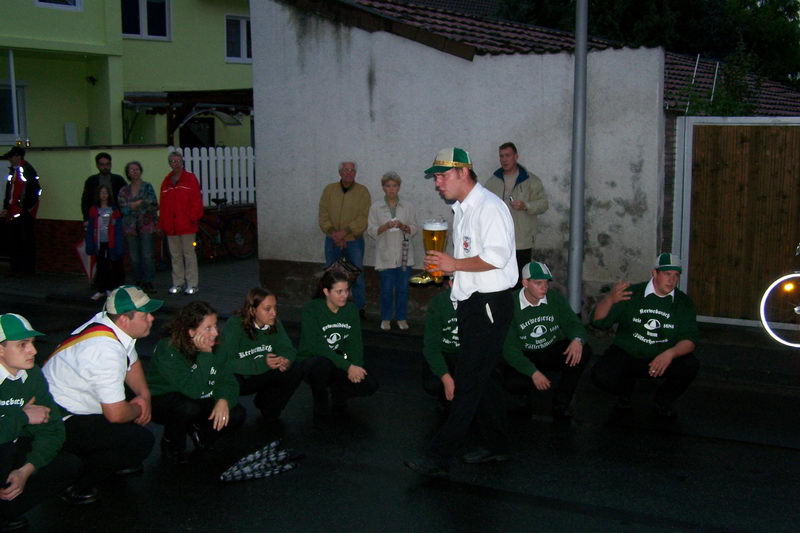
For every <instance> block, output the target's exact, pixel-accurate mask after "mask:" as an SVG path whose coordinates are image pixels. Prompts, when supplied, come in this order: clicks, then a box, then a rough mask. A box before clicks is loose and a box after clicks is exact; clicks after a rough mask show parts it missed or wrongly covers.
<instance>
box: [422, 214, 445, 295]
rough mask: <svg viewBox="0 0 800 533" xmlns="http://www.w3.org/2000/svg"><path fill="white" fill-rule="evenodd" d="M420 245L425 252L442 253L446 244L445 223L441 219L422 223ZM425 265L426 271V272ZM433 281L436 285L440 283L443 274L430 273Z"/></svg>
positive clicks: (437, 271) (438, 271)
mask: <svg viewBox="0 0 800 533" xmlns="http://www.w3.org/2000/svg"><path fill="white" fill-rule="evenodd" d="M422 243H423V244H424V245H425V251H426V252H427V251H428V250H436V251H437V252H444V245H445V243H447V221H446V220H443V219H433V220H426V221H425V222H423V223H422ZM427 266H428V265H426V270H427ZM430 275H431V277H432V278H433V281H435V282H436V283H441V282H442V276H444V272H442V271H441V270H435V271H433V272H430Z"/></svg>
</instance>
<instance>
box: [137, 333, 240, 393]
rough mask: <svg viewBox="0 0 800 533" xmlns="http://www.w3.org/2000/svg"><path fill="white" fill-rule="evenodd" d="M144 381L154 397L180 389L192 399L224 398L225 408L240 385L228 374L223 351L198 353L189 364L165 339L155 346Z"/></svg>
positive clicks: (228, 369) (229, 370) (180, 391)
mask: <svg viewBox="0 0 800 533" xmlns="http://www.w3.org/2000/svg"><path fill="white" fill-rule="evenodd" d="M147 383H148V385H149V387H150V394H152V395H153V396H158V395H159V394H167V393H168V392H179V393H181V394H183V395H184V396H186V397H188V398H192V399H193V400H198V399H201V398H214V399H215V400H218V399H220V398H225V399H226V400H227V401H228V407H233V406H234V405H236V402H237V401H238V400H239V384H238V383H237V382H236V378H234V377H233V374H232V373H231V369H230V364H229V363H228V358H227V355H226V354H224V353H222V352H220V351H219V350H217V351H216V352H214V353H210V352H198V353H197V360H196V361H195V362H194V363H190V362H189V360H188V359H186V357H185V356H184V355H183V354H182V353H180V352H179V351H178V350H177V349H176V348H175V347H174V346H172V344H170V341H169V339H168V338H164V339H161V340H160V341H158V344H157V345H156V349H155V352H154V353H153V360H152V361H151V363H150V368H149V369H148V371H147Z"/></svg>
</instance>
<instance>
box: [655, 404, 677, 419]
mask: <svg viewBox="0 0 800 533" xmlns="http://www.w3.org/2000/svg"><path fill="white" fill-rule="evenodd" d="M654 410H655V413H656V416H657V417H659V418H663V419H665V420H674V419H675V417H677V416H678V415H677V414H676V413H675V410H674V409H672V407H665V406H663V405H661V404H656V406H655V409H654Z"/></svg>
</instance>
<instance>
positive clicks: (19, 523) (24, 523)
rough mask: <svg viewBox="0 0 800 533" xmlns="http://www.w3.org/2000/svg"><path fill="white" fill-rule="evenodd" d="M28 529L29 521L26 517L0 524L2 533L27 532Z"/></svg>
mask: <svg viewBox="0 0 800 533" xmlns="http://www.w3.org/2000/svg"><path fill="white" fill-rule="evenodd" d="M26 529H28V520H27V519H26V518H25V517H24V516H18V517H17V518H14V519H13V520H5V521H3V522H0V533H11V532H12V531H25V530H26Z"/></svg>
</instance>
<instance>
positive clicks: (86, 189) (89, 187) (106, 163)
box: [81, 152, 126, 220]
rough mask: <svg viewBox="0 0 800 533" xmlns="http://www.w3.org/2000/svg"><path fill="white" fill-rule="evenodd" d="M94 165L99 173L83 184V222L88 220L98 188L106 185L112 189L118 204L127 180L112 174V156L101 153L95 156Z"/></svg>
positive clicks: (115, 201)
mask: <svg viewBox="0 0 800 533" xmlns="http://www.w3.org/2000/svg"><path fill="white" fill-rule="evenodd" d="M94 163H95V165H97V170H98V173H97V174H93V175H91V176H89V177H88V178H86V181H85V182H84V184H83V195H82V196H81V212H82V213H83V220H86V215H88V214H89V208H90V207H92V204H94V195H95V193H96V192H97V187H99V186H100V185H106V186H107V187H108V188H109V189H111V191H112V193H113V194H114V203H115V204H116V203H117V197H118V196H119V191H120V189H122V188H123V187H124V186H125V185H126V183H125V178H123V177H122V176H120V175H119V174H112V173H111V154H108V153H106V152H100V153H99V154H97V155H96V156H94Z"/></svg>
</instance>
